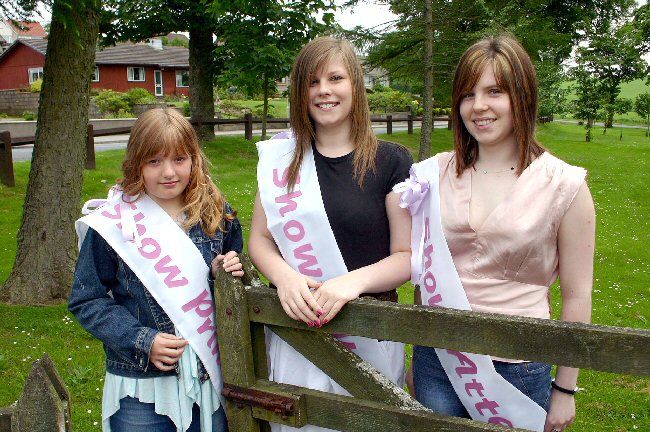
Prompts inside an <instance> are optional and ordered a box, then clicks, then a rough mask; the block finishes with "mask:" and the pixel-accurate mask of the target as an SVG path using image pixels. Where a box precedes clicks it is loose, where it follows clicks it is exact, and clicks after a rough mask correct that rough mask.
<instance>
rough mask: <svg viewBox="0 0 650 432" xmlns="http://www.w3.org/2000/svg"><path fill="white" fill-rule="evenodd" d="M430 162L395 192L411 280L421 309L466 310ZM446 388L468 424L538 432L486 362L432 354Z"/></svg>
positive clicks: (536, 421) (535, 408)
mask: <svg viewBox="0 0 650 432" xmlns="http://www.w3.org/2000/svg"><path fill="white" fill-rule="evenodd" d="M439 182H440V179H439V167H438V158H437V157H436V156H434V157H432V158H430V159H427V160H425V161H422V162H420V163H417V164H414V165H413V166H412V167H411V176H410V178H409V179H407V180H406V181H405V182H403V183H400V184H398V185H396V186H395V188H394V190H395V191H396V192H401V193H402V196H401V200H400V201H401V202H400V206H401V207H403V208H407V207H408V209H409V211H410V212H411V215H412V218H413V225H412V227H413V228H412V233H411V250H412V255H411V279H412V282H413V283H414V284H417V285H419V286H420V293H421V295H422V304H423V305H429V306H433V307H445V308H453V309H460V310H471V307H470V304H469V301H468V300H467V296H466V294H465V290H464V289H463V286H462V283H461V281H460V277H459V276H458V272H457V271H456V268H455V267H454V262H453V260H452V257H451V252H450V251H449V247H448V245H447V240H446V239H445V236H444V233H443V231H442V220H441V216H440V190H439ZM436 353H437V354H438V357H439V359H440V363H441V364H442V366H443V368H444V369H445V372H446V373H447V376H448V377H449V380H450V381H451V384H452V385H453V387H454V390H455V391H456V394H457V395H458V397H459V398H460V400H461V402H462V403H463V405H464V406H465V409H467V412H468V413H469V414H470V416H471V417H472V419H474V420H479V421H483V422H487V423H495V424H501V425H503V426H510V427H515V428H522V429H529V430H534V431H542V430H543V429H544V423H545V420H546V411H544V409H543V408H542V407H540V406H539V405H537V403H535V402H534V401H532V400H531V399H530V398H528V397H527V396H526V395H524V394H523V393H522V392H520V391H519V390H518V389H517V388H516V387H514V386H513V385H512V384H510V383H509V382H508V381H506V380H505V379H504V378H503V377H502V376H501V375H499V374H498V373H497V372H496V370H495V369H494V365H493V363H492V360H491V358H490V356H488V355H483V354H472V353H465V352H459V351H454V350H447V349H439V348H436Z"/></svg>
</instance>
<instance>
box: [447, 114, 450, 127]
mask: <svg viewBox="0 0 650 432" xmlns="http://www.w3.org/2000/svg"><path fill="white" fill-rule="evenodd" d="M447 130H451V116H449V117H447Z"/></svg>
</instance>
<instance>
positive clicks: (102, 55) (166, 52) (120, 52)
mask: <svg viewBox="0 0 650 432" xmlns="http://www.w3.org/2000/svg"><path fill="white" fill-rule="evenodd" d="M189 58H190V51H189V50H188V49H187V48H185V47H180V46H163V47H162V49H156V48H154V47H152V46H151V45H149V44H145V43H137V44H134V43H131V42H126V43H120V44H117V45H115V46H111V47H106V48H103V49H100V50H98V51H97V54H96V58H95V63H96V64H98V65H99V64H114V65H137V66H157V67H177V68H189V67H190V60H189Z"/></svg>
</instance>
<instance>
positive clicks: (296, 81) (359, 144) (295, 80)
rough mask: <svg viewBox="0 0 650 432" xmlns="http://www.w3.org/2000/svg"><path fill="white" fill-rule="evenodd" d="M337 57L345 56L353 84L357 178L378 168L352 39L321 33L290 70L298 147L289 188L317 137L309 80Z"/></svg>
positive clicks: (343, 59)
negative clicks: (311, 112) (310, 106)
mask: <svg viewBox="0 0 650 432" xmlns="http://www.w3.org/2000/svg"><path fill="white" fill-rule="evenodd" d="M335 58H336V59H340V60H342V62H343V65H344V66H345V69H346V71H347V72H348V74H349V76H350V80H351V84H352V109H351V111H350V117H351V119H352V125H351V130H350V133H351V139H352V142H353V143H354V145H355V153H354V163H353V167H354V178H355V179H356V180H357V183H358V184H359V186H362V185H363V180H364V178H365V176H366V173H367V172H368V171H369V170H370V171H374V169H375V166H376V162H375V157H376V155H377V148H378V147H379V143H378V141H377V138H376V137H375V134H374V132H373V130H372V123H371V121H370V110H369V108H368V97H367V96H366V87H365V85H364V81H363V68H362V67H361V63H359V60H358V59H357V55H356V53H355V52H354V48H353V47H352V45H351V44H350V42H348V41H346V40H344V39H337V38H333V37H319V38H316V39H314V40H312V41H311V42H309V43H308V44H307V45H305V46H304V47H302V49H301V50H300V53H299V54H298V57H296V61H295V62H294V65H293V69H292V71H291V96H290V101H291V108H290V111H291V129H292V130H293V134H294V136H295V138H296V150H295V153H294V155H293V160H292V161H291V164H290V165H289V173H288V179H289V189H293V186H294V185H295V183H296V179H297V177H298V172H299V171H300V166H301V164H302V160H303V157H304V155H305V153H306V152H307V151H308V150H309V149H310V148H311V146H312V143H313V142H315V140H316V126H315V124H314V120H313V119H312V118H311V117H310V115H309V83H310V82H311V80H312V77H313V76H314V75H316V74H317V73H318V72H319V70H321V69H322V68H323V67H325V66H327V64H328V63H329V62H330V61H332V60H333V59H335Z"/></svg>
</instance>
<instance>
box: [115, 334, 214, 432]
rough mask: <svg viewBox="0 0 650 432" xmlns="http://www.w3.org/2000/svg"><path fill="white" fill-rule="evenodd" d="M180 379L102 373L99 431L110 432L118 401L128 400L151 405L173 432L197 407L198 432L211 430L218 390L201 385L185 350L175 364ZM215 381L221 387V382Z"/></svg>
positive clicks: (192, 356)
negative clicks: (166, 420) (167, 419)
mask: <svg viewBox="0 0 650 432" xmlns="http://www.w3.org/2000/svg"><path fill="white" fill-rule="evenodd" d="M179 367H180V375H179V376H176V375H172V376H164V377H156V378H128V377H123V376H119V375H114V374H111V373H109V372H107V373H106V382H105V383H104V398H103V401H102V430H103V432H111V425H110V417H111V416H112V415H113V414H115V413H116V412H117V410H119V409H120V399H122V398H124V397H127V396H130V397H133V398H137V399H138V400H139V401H140V402H144V403H154V404H155V411H156V413H157V414H162V415H166V416H168V417H169V418H170V419H171V420H172V421H173V422H174V425H176V431H177V432H185V431H186V430H187V429H188V428H189V427H190V424H191V423H192V405H194V404H195V403H196V404H197V405H198V406H199V407H200V412H201V430H202V431H211V430H212V414H213V413H214V412H215V411H217V410H218V409H219V407H220V406H221V403H222V402H221V400H220V392H221V389H218V390H219V391H217V389H215V388H214V386H213V385H212V383H211V380H207V381H205V382H204V383H203V384H201V380H200V377H199V367H198V357H197V355H196V353H195V352H194V350H193V349H192V347H190V346H189V345H187V346H186V348H185V351H184V352H183V355H182V356H181V358H180V360H179ZM220 378H221V377H219V378H218V381H219V383H220V386H219V387H222V386H223V384H222V381H221V379H220Z"/></svg>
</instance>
